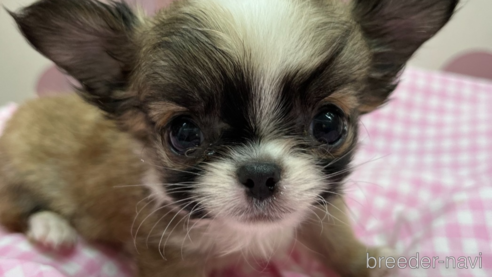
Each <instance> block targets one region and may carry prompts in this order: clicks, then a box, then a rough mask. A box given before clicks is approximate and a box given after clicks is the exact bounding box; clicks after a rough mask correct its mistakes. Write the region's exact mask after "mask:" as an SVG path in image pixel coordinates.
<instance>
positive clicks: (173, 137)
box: [169, 117, 203, 155]
mask: <svg viewBox="0 0 492 277" xmlns="http://www.w3.org/2000/svg"><path fill="white" fill-rule="evenodd" d="M169 141H170V142H171V146H172V148H173V149H174V151H176V152H177V153H178V154H182V155H183V154H186V153H187V152H188V151H190V150H193V149H194V148H196V147H198V146H200V145H201V144H202V142H203V134H202V131H201V130H200V128H199V127H198V126H197V125H196V124H195V123H194V122H193V121H192V120H191V119H190V118H188V117H178V118H176V119H175V120H174V121H173V122H172V123H171V127H170V131H169Z"/></svg>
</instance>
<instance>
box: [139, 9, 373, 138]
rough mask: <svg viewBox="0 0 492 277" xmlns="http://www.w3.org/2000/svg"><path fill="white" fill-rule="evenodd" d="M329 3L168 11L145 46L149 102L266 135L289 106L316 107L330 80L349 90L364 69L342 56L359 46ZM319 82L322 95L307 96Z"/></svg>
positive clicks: (346, 20)
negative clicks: (299, 103) (296, 103)
mask: <svg viewBox="0 0 492 277" xmlns="http://www.w3.org/2000/svg"><path fill="white" fill-rule="evenodd" d="M327 2H329V1H326V2H325V3H324V4H320V3H321V1H318V2H315V1H296V0H270V1H264V0H249V1H242V0H241V1H240V0H203V1H188V2H183V3H181V4H178V5H176V6H175V7H174V8H171V9H170V10H168V11H165V12H164V13H163V14H162V15H158V16H157V18H156V20H155V22H156V23H155V25H154V26H153V28H152V32H150V33H151V34H152V36H151V38H150V36H149V37H148V38H147V42H146V43H147V44H150V45H151V47H147V51H148V52H147V53H146V55H145V58H144V59H146V62H145V63H144V64H145V67H143V71H144V72H145V73H144V74H145V75H146V82H148V86H149V87H150V91H151V92H152V93H150V94H149V95H151V97H150V99H152V100H151V101H167V102H172V103H174V104H176V105H178V106H182V107H184V108H186V109H188V110H189V111H190V112H192V113H196V114H199V115H200V116H201V115H207V114H213V113H216V114H218V115H219V116H220V117H221V120H223V121H224V122H226V123H227V124H229V125H238V126H242V127H243V128H244V127H245V126H250V127H251V128H252V129H255V130H256V131H261V130H262V129H264V131H265V132H266V131H268V130H267V129H271V128H272V127H273V125H275V124H276V123H278V119H279V118H284V117H285V113H286V111H285V106H286V103H289V104H292V102H293V101H295V100H296V99H301V98H302V99H304V100H306V99H308V98H312V99H311V102H317V101H319V100H321V99H322V98H324V97H326V96H328V95H329V94H330V93H332V92H333V90H334V89H335V87H336V84H334V83H330V81H331V80H337V81H338V83H346V84H350V83H351V82H350V78H356V77H357V76H358V74H357V73H359V71H361V68H363V66H362V65H363V64H364V60H363V59H362V60H359V61H356V60H353V59H352V60H351V59H350V57H349V56H350V55H346V53H347V52H348V51H353V49H351V48H354V47H357V44H356V43H353V42H352V41H351V40H353V39H354V38H353V30H352V29H353V25H351V24H350V23H351V22H350V21H349V18H348V17H347V15H346V14H345V12H344V10H343V9H341V8H340V7H338V6H337V5H335V4H333V5H332V4H327ZM149 49H150V50H149ZM343 56H345V57H343ZM362 57H363V55H362ZM340 60H342V61H340ZM347 68H348V69H347ZM344 70H347V71H348V73H344ZM328 75H329V76H328ZM359 75H360V74H359ZM317 79H321V81H323V82H327V83H325V84H324V85H325V86H326V88H323V89H320V88H319V87H320V86H321V85H320V84H318V88H316V89H312V90H310V89H309V88H310V87H312V86H313V84H314V85H316V82H317V81H318V80H317ZM310 91H312V92H311V93H310ZM308 96H309V97H308ZM294 98H295V99H294ZM306 101H308V100H306ZM308 102H309V101H308Z"/></svg>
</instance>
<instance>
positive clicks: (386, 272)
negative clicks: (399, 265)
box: [369, 247, 397, 277]
mask: <svg viewBox="0 0 492 277" xmlns="http://www.w3.org/2000/svg"><path fill="white" fill-rule="evenodd" d="M379 257H384V260H385V261H386V259H388V258H389V257H393V258H394V259H395V260H397V256H396V252H395V251H394V250H393V249H391V248H388V247H381V248H379V249H378V251H377V259H378V260H379ZM393 265H394V264H393ZM395 274H396V266H394V267H393V268H388V267H386V263H384V262H383V263H381V264H379V263H378V265H377V266H376V267H375V268H373V269H372V270H371V271H370V274H369V276H370V277H392V276H395Z"/></svg>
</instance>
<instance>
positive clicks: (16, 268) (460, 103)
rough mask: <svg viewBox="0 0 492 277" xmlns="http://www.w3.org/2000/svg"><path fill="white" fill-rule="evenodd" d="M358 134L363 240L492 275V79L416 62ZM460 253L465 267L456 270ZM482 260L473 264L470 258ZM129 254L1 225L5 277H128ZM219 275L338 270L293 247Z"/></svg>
mask: <svg viewBox="0 0 492 277" xmlns="http://www.w3.org/2000/svg"><path fill="white" fill-rule="evenodd" d="M14 110H15V105H9V106H6V107H4V109H2V110H1V111H0V127H2V123H1V122H4V121H5V120H6V119H7V118H8V116H9V115H10V114H12V113H13V112H14ZM360 134H361V135H360V136H361V138H360V139H361V147H360V149H359V151H358V154H357V156H356V160H355V161H354V163H353V166H354V168H355V173H354V174H353V175H352V176H351V177H350V179H349V181H348V183H347V189H346V190H347V202H348V206H349V208H350V212H349V216H350V218H351V219H352V220H353V221H354V223H353V224H354V228H355V230H356V233H357V235H358V236H359V237H360V238H361V240H363V241H365V242H366V243H368V244H372V245H374V244H377V245H389V246H391V247H392V248H394V249H395V251H396V252H397V253H398V255H397V258H398V257H400V256H401V257H406V258H408V259H410V258H411V257H416V255H417V254H418V255H419V261H422V259H423V258H424V257H429V258H430V259H432V258H433V257H437V256H438V257H439V258H438V259H439V260H443V261H445V260H446V257H449V263H448V266H447V267H448V268H446V264H444V263H443V264H440V263H436V264H435V265H434V266H433V267H434V268H433V267H431V268H429V269H423V268H422V267H420V268H416V269H411V268H410V267H409V266H413V267H415V262H410V264H409V265H408V264H407V268H406V269H401V270H398V271H396V273H395V275H396V276H403V277H426V276H429V277H441V276H446V277H447V276H449V277H451V276H453V277H478V276H492V83H490V82H487V81H484V80H479V79H471V78H467V77H462V76H456V75H449V74H444V73H437V72H426V71H422V70H418V69H408V70H406V71H405V73H404V74H403V76H402V83H401V85H400V86H399V88H398V89H397V91H396V92H395V93H394V94H393V96H392V100H391V101H390V103H389V104H388V105H387V106H385V107H384V108H382V109H380V110H378V111H376V112H374V113H372V114H370V115H367V116H365V117H364V118H363V119H362V124H361V132H360ZM459 257H464V258H465V259H466V261H467V264H466V266H467V267H468V268H467V269H466V268H462V269H460V268H458V265H459V264H458V259H459ZM478 257H480V258H481V260H480V264H479V263H478V260H477V258H478ZM452 258H454V259H456V260H457V262H456V264H455V267H456V268H453V262H452ZM475 260H476V261H477V264H476V265H475V268H474V269H472V268H471V263H469V261H471V262H473V261H475ZM128 261H129V260H128V258H127V257H124V256H122V255H121V254H118V253H115V252H114V251H111V250H110V249H106V248H104V247H101V246H97V245H90V244H87V243H85V242H83V241H81V242H80V243H79V244H78V245H77V247H76V248H75V249H74V250H73V251H71V252H70V253H52V252H47V251H46V250H42V249H39V248H36V247H34V246H32V245H31V244H30V243H29V242H28V241H27V240H26V239H25V237H24V236H22V235H20V234H8V233H6V232H5V231H1V230H0V276H7V277H93V276H94V277H96V276H97V277H110V276H118V277H130V276H132V275H131V273H132V268H131V266H129V263H128ZM480 265H481V268H478V267H479V266H480ZM461 267H463V264H461ZM216 276H217V277H218V276H220V277H253V276H254V277H263V276H264V277H327V276H335V275H333V274H330V273H329V272H326V271H324V270H323V269H322V268H321V267H320V266H319V265H317V264H316V263H314V262H313V260H312V259H311V258H310V257H306V256H301V255H299V254H298V253H292V254H291V255H290V256H289V257H288V258H285V259H283V260H280V261H275V262H272V263H269V264H264V265H259V269H255V270H253V269H251V268H248V267H245V269H241V270H239V269H234V268H232V269H229V270H227V271H224V272H219V273H216V274H214V277H216Z"/></svg>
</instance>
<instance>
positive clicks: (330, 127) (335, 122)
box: [311, 105, 347, 146]
mask: <svg viewBox="0 0 492 277" xmlns="http://www.w3.org/2000/svg"><path fill="white" fill-rule="evenodd" d="M346 128H347V122H346V120H345V117H344V115H343V112H342V111H341V110H340V109H339V108H338V107H336V106H333V105H330V106H327V107H325V109H323V111H322V112H320V113H319V114H317V115H316V116H315V117H314V119H313V122H312V123H311V132H312V134H313V136H314V138H316V139H317V140H318V141H319V142H321V143H325V144H328V145H330V146H333V145H336V144H337V143H338V142H340V141H341V140H342V138H343V137H344V135H345V132H346Z"/></svg>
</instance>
